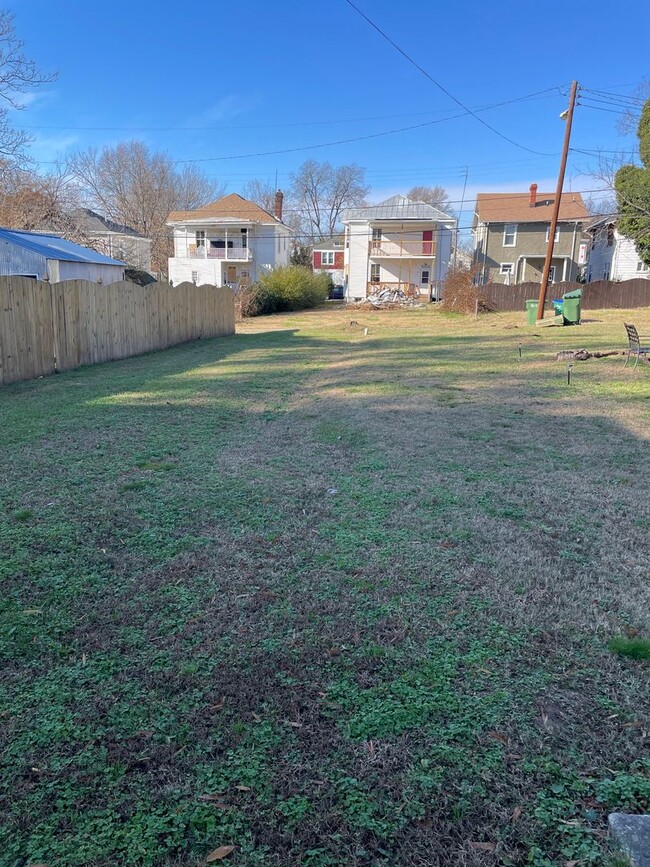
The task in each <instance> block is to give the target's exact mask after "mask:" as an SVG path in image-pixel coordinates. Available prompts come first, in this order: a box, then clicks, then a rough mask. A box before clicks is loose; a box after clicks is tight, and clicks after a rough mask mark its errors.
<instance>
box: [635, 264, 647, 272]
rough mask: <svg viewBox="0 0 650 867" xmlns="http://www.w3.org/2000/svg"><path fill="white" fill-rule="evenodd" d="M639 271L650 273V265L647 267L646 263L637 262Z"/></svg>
mask: <svg viewBox="0 0 650 867" xmlns="http://www.w3.org/2000/svg"><path fill="white" fill-rule="evenodd" d="M636 270H637V271H648V270H650V265H646V264H645V262H637V263H636Z"/></svg>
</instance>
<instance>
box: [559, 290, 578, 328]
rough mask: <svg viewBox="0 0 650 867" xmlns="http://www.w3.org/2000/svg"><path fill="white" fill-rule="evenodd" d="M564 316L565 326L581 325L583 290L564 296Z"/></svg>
mask: <svg viewBox="0 0 650 867" xmlns="http://www.w3.org/2000/svg"><path fill="white" fill-rule="evenodd" d="M562 301H563V302H564V303H563V305H562V315H563V316H564V324H565V325H580V312H581V305H582V289H574V290H573V292H565V293H564V295H563V296H562Z"/></svg>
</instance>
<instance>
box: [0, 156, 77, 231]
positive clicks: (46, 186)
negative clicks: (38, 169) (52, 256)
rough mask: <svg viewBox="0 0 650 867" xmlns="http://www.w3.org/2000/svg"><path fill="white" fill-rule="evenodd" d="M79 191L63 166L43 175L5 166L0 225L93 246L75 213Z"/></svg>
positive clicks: (0, 184)
mask: <svg viewBox="0 0 650 867" xmlns="http://www.w3.org/2000/svg"><path fill="white" fill-rule="evenodd" d="M78 194H79V190H78V189H77V187H76V186H75V185H74V184H72V183H71V182H70V177H69V175H68V174H67V172H66V170H65V167H63V166H57V167H56V168H55V170H54V171H52V172H50V173H49V174H47V175H44V176H41V175H37V174H35V173H34V172H31V171H24V170H22V169H16V168H14V169H13V170H10V169H8V168H5V169H4V171H2V172H0V225H2V226H8V227H9V228H12V229H26V230H27V231H38V230H42V231H47V232H54V233H55V234H57V235H60V236H61V237H62V238H66V239H67V240H69V241H75V242H76V243H79V244H86V245H89V246H92V244H90V239H89V238H88V237H87V236H86V234H85V233H84V232H83V230H82V229H81V228H80V227H79V225H78V223H77V221H76V219H75V216H74V213H75V210H76V209H77V208H78V207H79V205H80V199H79V195H78Z"/></svg>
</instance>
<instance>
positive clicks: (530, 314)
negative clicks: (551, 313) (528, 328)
mask: <svg viewBox="0 0 650 867" xmlns="http://www.w3.org/2000/svg"><path fill="white" fill-rule="evenodd" d="M524 303H525V304H526V325H534V324H535V323H536V322H537V298H535V299H531V300H528V301H525V302H524Z"/></svg>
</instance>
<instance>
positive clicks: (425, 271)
mask: <svg viewBox="0 0 650 867" xmlns="http://www.w3.org/2000/svg"><path fill="white" fill-rule="evenodd" d="M421 285H422V286H428V285H429V269H428V268H423V269H422V282H421Z"/></svg>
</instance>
